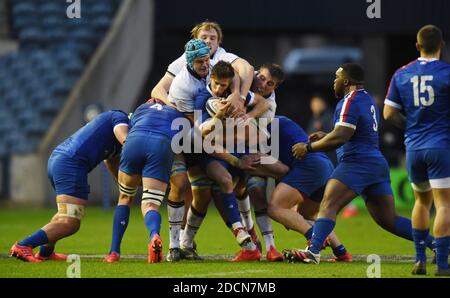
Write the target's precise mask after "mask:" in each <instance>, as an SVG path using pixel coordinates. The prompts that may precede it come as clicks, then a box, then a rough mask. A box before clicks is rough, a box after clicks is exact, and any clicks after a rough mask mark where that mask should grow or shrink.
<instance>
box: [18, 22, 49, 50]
mask: <svg viewBox="0 0 450 298" xmlns="http://www.w3.org/2000/svg"><path fill="white" fill-rule="evenodd" d="M19 40H20V47H21V48H23V49H30V48H33V47H35V48H38V47H41V46H43V45H44V44H45V42H46V38H45V35H44V33H43V32H42V30H41V29H40V28H38V27H31V28H25V29H23V30H22V31H20V32H19Z"/></svg>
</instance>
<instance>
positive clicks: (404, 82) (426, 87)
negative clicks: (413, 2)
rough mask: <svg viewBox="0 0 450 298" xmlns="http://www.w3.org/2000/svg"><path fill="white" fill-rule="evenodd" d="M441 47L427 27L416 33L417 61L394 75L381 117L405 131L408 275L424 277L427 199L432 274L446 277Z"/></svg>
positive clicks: (448, 173)
mask: <svg viewBox="0 0 450 298" xmlns="http://www.w3.org/2000/svg"><path fill="white" fill-rule="evenodd" d="M442 46H443V40H442V32H441V30H440V29H439V28H437V27H436V26H433V25H427V26H424V27H423V28H421V29H420V30H419V32H418V34H417V44H416V47H417V50H418V51H419V52H420V58H418V59H417V60H414V61H413V62H411V63H409V64H408V65H406V66H403V67H402V68H400V69H399V70H397V72H396V73H395V74H394V76H393V77H392V80H391V84H390V86H389V90H388V93H387V95H386V100H385V106H384V113H383V114H384V117H385V119H386V120H388V121H390V122H392V123H393V124H395V125H396V126H398V127H400V128H403V129H405V145H406V165H407V169H408V175H409V180H410V182H411V185H412V188H413V190H414V197H415V198H416V200H415V203H414V209H413V211H412V225H413V236H414V245H415V248H416V264H415V266H414V269H413V274H418V275H424V274H426V254H425V250H426V246H425V239H426V237H427V235H428V233H429V227H430V208H431V205H432V203H433V199H434V204H435V207H436V219H435V222H434V228H433V229H434V236H435V237H436V244H435V246H436V247H435V251H436V263H437V271H436V275H446V276H448V275H450V270H449V267H448V255H449V245H450V65H449V64H447V63H445V62H442V61H440V60H439V58H440V54H441V48H442ZM403 113H404V114H403ZM405 116H406V117H405Z"/></svg>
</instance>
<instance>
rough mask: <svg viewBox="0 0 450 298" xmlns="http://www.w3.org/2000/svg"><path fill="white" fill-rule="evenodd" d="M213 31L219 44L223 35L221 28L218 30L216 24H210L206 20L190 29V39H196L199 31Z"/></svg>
mask: <svg viewBox="0 0 450 298" xmlns="http://www.w3.org/2000/svg"><path fill="white" fill-rule="evenodd" d="M211 29H214V30H216V32H217V39H218V41H219V44H220V43H222V38H223V34H222V28H220V25H219V24H218V23H216V22H210V21H208V20H206V21H204V22H202V23H200V24H197V25H195V27H194V28H192V30H191V37H192V38H198V36H197V35H198V34H199V33H200V31H201V30H211Z"/></svg>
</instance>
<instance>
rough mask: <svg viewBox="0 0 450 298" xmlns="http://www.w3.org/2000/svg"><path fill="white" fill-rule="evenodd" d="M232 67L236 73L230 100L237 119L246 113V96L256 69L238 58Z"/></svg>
mask: <svg viewBox="0 0 450 298" xmlns="http://www.w3.org/2000/svg"><path fill="white" fill-rule="evenodd" d="M232 66H233V68H234V70H235V72H236V75H235V76H234V78H233V81H232V83H231V88H230V89H231V95H230V96H229V97H228V100H230V101H231V105H232V107H233V113H232V116H233V117H235V116H236V115H237V114H239V113H240V112H242V111H244V101H245V98H244V97H245V94H247V93H248V91H249V90H250V87H251V86H252V82H253V75H254V68H253V66H252V65H250V63H248V62H247V61H246V60H245V59H242V58H237V59H236V60H234V61H233V63H232Z"/></svg>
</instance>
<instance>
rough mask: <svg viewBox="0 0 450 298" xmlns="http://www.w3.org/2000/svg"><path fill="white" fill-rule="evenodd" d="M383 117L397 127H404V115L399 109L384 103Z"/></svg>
mask: <svg viewBox="0 0 450 298" xmlns="http://www.w3.org/2000/svg"><path fill="white" fill-rule="evenodd" d="M383 117H384V120H386V121H387V122H389V123H392V124H393V125H395V126H396V127H398V128H401V129H405V126H406V117H405V115H403V114H402V113H401V111H400V109H398V108H396V107H393V106H391V105H388V104H385V105H384V108H383Z"/></svg>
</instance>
